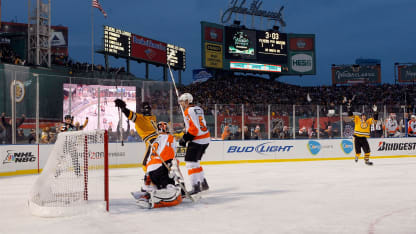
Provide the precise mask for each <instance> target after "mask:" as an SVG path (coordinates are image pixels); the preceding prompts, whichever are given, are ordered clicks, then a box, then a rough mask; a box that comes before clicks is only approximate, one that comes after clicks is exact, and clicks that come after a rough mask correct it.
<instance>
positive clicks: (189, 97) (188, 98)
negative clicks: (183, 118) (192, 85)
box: [179, 93, 194, 103]
mask: <svg viewBox="0 0 416 234" xmlns="http://www.w3.org/2000/svg"><path fill="white" fill-rule="evenodd" d="M193 100H194V98H193V97H192V95H191V94H190V93H184V94H182V95H181V96H180V97H179V102H186V101H188V103H192V101H193Z"/></svg>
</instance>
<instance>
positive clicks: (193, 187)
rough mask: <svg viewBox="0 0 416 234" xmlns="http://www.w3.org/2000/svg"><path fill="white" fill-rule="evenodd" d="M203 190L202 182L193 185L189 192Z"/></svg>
mask: <svg viewBox="0 0 416 234" xmlns="http://www.w3.org/2000/svg"><path fill="white" fill-rule="evenodd" d="M200 192H201V183H200V182H198V183H197V184H194V185H192V191H190V192H189V194H190V195H194V194H197V193H200Z"/></svg>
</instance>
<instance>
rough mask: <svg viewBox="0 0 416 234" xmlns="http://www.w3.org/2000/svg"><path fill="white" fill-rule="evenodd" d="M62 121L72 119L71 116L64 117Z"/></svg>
mask: <svg viewBox="0 0 416 234" xmlns="http://www.w3.org/2000/svg"><path fill="white" fill-rule="evenodd" d="M64 119H72V116H71V115H65V117H64Z"/></svg>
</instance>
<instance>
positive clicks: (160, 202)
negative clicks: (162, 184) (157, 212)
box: [149, 184, 182, 208]
mask: <svg viewBox="0 0 416 234" xmlns="http://www.w3.org/2000/svg"><path fill="white" fill-rule="evenodd" d="M181 202H182V196H181V189H180V188H179V187H176V186H174V185H171V184H170V185H168V186H167V187H166V188H165V189H158V190H155V191H153V192H152V193H150V199H149V203H150V204H151V207H152V208H160V207H169V206H176V205H179V204H180V203H181Z"/></svg>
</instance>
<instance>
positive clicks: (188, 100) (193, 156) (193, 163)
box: [179, 93, 211, 195]
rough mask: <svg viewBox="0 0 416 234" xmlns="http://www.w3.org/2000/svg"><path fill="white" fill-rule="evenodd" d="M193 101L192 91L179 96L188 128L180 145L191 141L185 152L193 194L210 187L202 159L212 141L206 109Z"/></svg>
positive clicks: (186, 127)
mask: <svg viewBox="0 0 416 234" xmlns="http://www.w3.org/2000/svg"><path fill="white" fill-rule="evenodd" d="M192 101H193V97H192V95H191V94H190V93H184V94H182V95H181V96H180V97H179V104H180V105H181V106H182V108H183V109H184V121H185V129H186V131H185V134H184V135H183V137H182V138H181V139H180V140H179V145H181V146H183V147H185V146H186V143H188V142H189V143H188V148H187V150H186V154H185V163H186V168H187V169H188V175H189V177H190V180H191V184H192V191H191V192H190V194H191V195H192V194H196V193H199V192H201V191H204V190H208V189H209V186H208V183H207V180H206V179H205V176H204V171H203V170H202V167H201V165H200V161H201V159H202V155H203V154H204V153H205V150H206V149H207V147H208V145H209V143H210V141H211V137H210V134H209V131H208V128H207V127H206V121H205V117H204V111H203V110H202V108H200V107H199V106H195V105H193V104H192Z"/></svg>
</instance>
